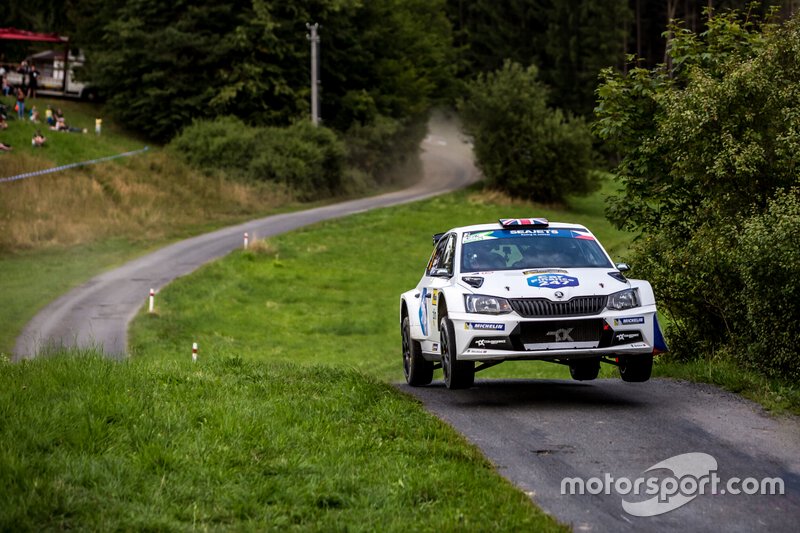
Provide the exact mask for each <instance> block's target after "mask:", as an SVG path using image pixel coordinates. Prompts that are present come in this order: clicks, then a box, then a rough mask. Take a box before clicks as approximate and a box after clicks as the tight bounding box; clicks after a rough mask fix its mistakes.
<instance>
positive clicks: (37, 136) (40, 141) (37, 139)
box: [31, 130, 47, 148]
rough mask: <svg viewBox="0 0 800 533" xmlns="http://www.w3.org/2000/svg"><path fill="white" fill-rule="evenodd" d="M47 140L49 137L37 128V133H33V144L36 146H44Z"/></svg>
mask: <svg viewBox="0 0 800 533" xmlns="http://www.w3.org/2000/svg"><path fill="white" fill-rule="evenodd" d="M45 142H47V138H46V137H45V136H44V135H42V132H41V131H39V130H36V133H34V134H33V138H32V139H31V145H32V146H33V147H34V148H35V147H37V146H44V143H45Z"/></svg>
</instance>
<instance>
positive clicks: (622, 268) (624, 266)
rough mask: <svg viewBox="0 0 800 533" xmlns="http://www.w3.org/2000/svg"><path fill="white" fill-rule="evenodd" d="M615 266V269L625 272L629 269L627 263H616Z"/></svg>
mask: <svg viewBox="0 0 800 533" xmlns="http://www.w3.org/2000/svg"><path fill="white" fill-rule="evenodd" d="M615 266H616V267H617V270H619V271H620V272H627V271H628V270H630V269H631V267H630V265H628V263H617V264H616V265H615Z"/></svg>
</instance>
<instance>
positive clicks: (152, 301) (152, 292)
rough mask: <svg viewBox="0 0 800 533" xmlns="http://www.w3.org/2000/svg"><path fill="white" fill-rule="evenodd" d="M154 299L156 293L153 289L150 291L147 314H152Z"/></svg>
mask: <svg viewBox="0 0 800 533" xmlns="http://www.w3.org/2000/svg"><path fill="white" fill-rule="evenodd" d="M155 299H156V291H155V290H154V289H150V311H149V312H151V313H152V312H153V306H154V305H155Z"/></svg>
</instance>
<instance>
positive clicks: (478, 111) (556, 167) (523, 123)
mask: <svg viewBox="0 0 800 533" xmlns="http://www.w3.org/2000/svg"><path fill="white" fill-rule="evenodd" d="M460 108H461V111H462V118H463V120H464V126H465V128H466V130H467V131H468V132H469V133H470V134H471V135H472V137H473V141H474V149H475V156H476V159H477V164H478V167H479V168H480V169H481V171H482V172H483V174H484V176H485V177H486V180H487V184H488V185H489V187H494V188H497V189H500V190H502V191H505V192H507V193H509V194H511V195H512V196H516V197H520V198H526V199H531V200H535V201H538V202H559V201H562V200H563V199H564V197H565V196H566V195H567V194H581V193H585V192H588V191H590V190H591V189H592V186H593V182H592V180H591V179H590V175H589V172H588V170H589V167H590V165H591V159H592V157H591V153H592V142H591V135H590V133H589V130H588V129H587V128H586V126H585V125H584V123H583V121H582V120H580V119H574V118H571V117H570V116H568V115H565V114H564V113H562V112H561V111H559V110H557V109H556V110H554V109H551V108H549V107H547V89H546V88H545V86H544V85H543V84H542V83H541V82H540V81H538V79H537V69H536V67H535V66H530V67H527V68H524V67H522V66H521V65H519V64H518V63H512V62H510V61H507V62H506V63H505V65H503V67H502V68H501V69H499V70H498V71H496V72H493V73H489V74H481V75H479V76H478V78H477V80H475V81H474V82H472V83H470V84H468V86H467V96H466V98H465V99H464V100H463V101H462V102H461V105H460Z"/></svg>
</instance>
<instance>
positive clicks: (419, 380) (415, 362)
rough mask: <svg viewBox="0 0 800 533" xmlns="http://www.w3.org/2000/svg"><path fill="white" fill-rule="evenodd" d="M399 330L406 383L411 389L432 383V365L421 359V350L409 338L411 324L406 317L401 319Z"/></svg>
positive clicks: (416, 343) (415, 342)
mask: <svg viewBox="0 0 800 533" xmlns="http://www.w3.org/2000/svg"><path fill="white" fill-rule="evenodd" d="M400 329H401V331H400V334H401V335H402V337H403V373H404V374H405V375H406V383H408V384H409V385H411V386H412V387H417V386H419V385H428V384H429V383H430V382H431V381H433V363H431V362H430V361H426V360H425V358H424V357H422V348H420V345H419V343H418V342H417V341H415V340H414V339H412V338H411V324H410V322H409V320H408V317H407V316H406V317H403V324H402V326H401V327H400Z"/></svg>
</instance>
